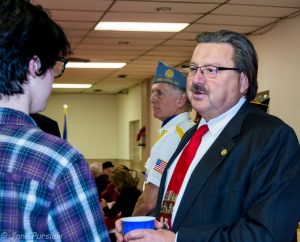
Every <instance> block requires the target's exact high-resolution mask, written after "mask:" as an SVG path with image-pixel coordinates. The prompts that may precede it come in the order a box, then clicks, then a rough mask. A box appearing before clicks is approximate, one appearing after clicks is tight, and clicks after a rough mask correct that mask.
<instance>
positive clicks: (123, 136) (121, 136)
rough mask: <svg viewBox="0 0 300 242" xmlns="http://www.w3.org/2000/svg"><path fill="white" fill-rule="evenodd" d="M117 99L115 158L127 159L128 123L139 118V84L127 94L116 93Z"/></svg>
mask: <svg viewBox="0 0 300 242" xmlns="http://www.w3.org/2000/svg"><path fill="white" fill-rule="evenodd" d="M115 97H116V101H117V126H116V128H117V129H116V130H117V142H116V144H117V147H116V148H117V158H118V159H129V158H130V156H129V123H130V121H136V120H141V85H137V86H135V87H133V88H131V89H130V90H129V92H128V94H120V95H116V96H115Z"/></svg>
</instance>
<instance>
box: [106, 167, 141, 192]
mask: <svg viewBox="0 0 300 242" xmlns="http://www.w3.org/2000/svg"><path fill="white" fill-rule="evenodd" d="M126 168H127V167H126ZM110 181H111V182H112V184H113V185H114V186H115V187H116V189H117V190H118V191H119V192H120V193H122V192H123V191H124V190H126V189H129V188H136V187H137V181H136V180H135V179H134V178H133V176H132V175H131V173H130V171H129V170H128V168H127V169H125V168H124V167H122V166H117V167H116V168H115V169H114V171H113V173H112V175H111V177H110Z"/></svg>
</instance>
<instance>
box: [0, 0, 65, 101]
mask: <svg viewBox="0 0 300 242" xmlns="http://www.w3.org/2000/svg"><path fill="white" fill-rule="evenodd" d="M69 51H70V44H69V42H68V40H67V37H66V35H65V34H64V32H63V30H62V29H61V27H59V26H58V25H57V24H56V23H55V22H54V21H53V20H52V19H51V18H50V17H49V16H48V15H47V13H46V12H45V11H44V10H43V9H42V7H41V6H34V5H32V4H31V3H29V2H27V1H25V0H1V1H0V66H1V70H0V98H2V97H3V96H11V95H16V94H22V93H24V90H23V84H25V83H26V82H27V74H28V66H29V61H30V60H31V59H38V60H39V62H40V65H39V66H37V71H36V74H37V75H44V74H45V72H46V71H47V70H48V69H49V68H52V67H53V66H54V65H55V62H56V60H58V59H59V58H61V57H66V56H67V54H68V53H69Z"/></svg>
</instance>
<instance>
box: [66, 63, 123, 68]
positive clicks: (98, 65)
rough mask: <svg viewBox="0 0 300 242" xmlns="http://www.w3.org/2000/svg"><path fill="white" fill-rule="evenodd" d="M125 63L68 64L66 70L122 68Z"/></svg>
mask: <svg viewBox="0 0 300 242" xmlns="http://www.w3.org/2000/svg"><path fill="white" fill-rule="evenodd" d="M125 65H126V63H104V62H68V63H67V65H66V68H122V67H124V66H125Z"/></svg>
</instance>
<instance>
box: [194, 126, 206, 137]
mask: <svg viewBox="0 0 300 242" xmlns="http://www.w3.org/2000/svg"><path fill="white" fill-rule="evenodd" d="M207 131H208V126H207V125H206V124H204V125H201V126H200V127H199V128H198V129H197V130H196V132H195V133H194V135H193V137H192V139H193V138H196V139H199V138H200V139H202V137H203V135H204V134H205V133H206V132H207Z"/></svg>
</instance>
